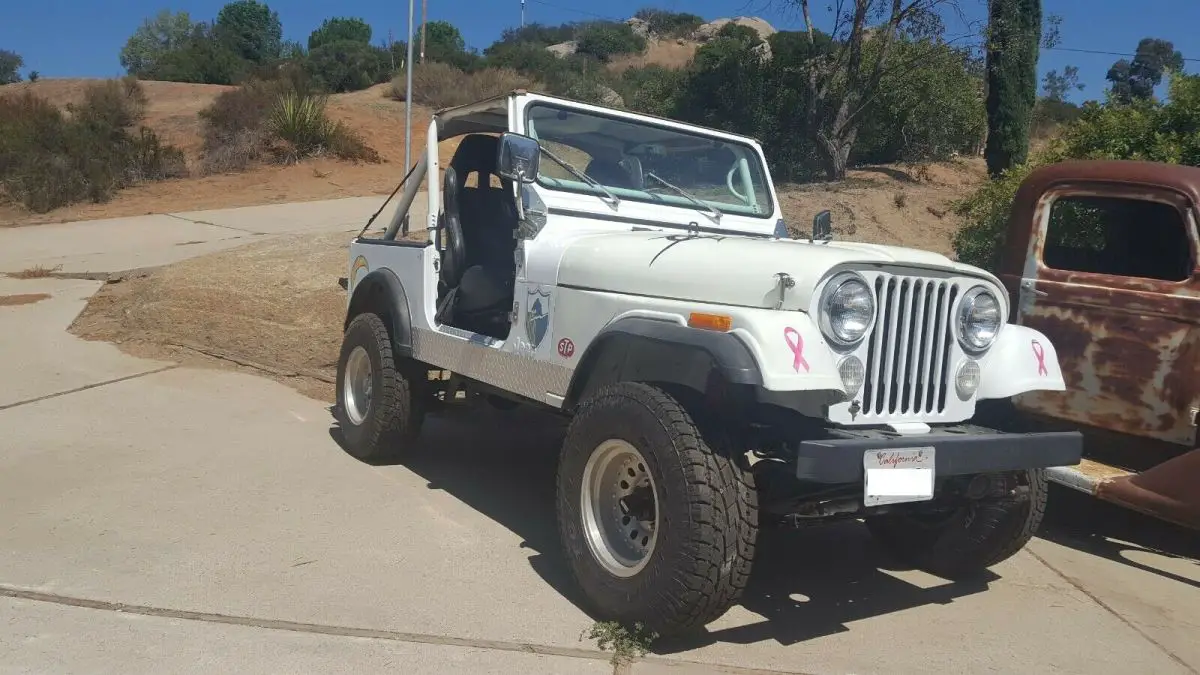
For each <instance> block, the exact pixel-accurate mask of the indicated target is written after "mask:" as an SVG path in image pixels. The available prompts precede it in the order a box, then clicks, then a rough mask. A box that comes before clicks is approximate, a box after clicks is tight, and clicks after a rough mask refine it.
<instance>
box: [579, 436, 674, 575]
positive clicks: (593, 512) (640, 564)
mask: <svg viewBox="0 0 1200 675" xmlns="http://www.w3.org/2000/svg"><path fill="white" fill-rule="evenodd" d="M580 507H581V509H580V510H581V512H582V514H583V532H584V538H585V539H586V540H587V543H588V548H589V549H590V550H591V552H592V556H593V557H595V559H596V561H597V562H599V563H600V565H601V567H603V568H604V569H605V570H607V571H608V572H609V573H610V574H612V575H614V576H617V577H622V578H624V577H631V576H633V575H635V574H637V573H638V572H640V571H641V570H642V569H643V568H644V567H645V566H646V564H647V563H648V562H649V561H650V556H651V555H652V554H653V553H654V547H655V545H656V544H657V543H658V489H657V487H656V486H655V483H654V476H653V475H652V474H651V473H650V467H649V465H648V464H647V463H646V460H645V458H644V457H642V454H641V453H640V452H638V450H637V448H635V447H633V446H632V445H631V444H629V443H628V442H626V441H622V440H618V439H611V440H607V441H605V442H603V443H601V444H600V445H599V446H597V447H596V449H595V450H593V451H592V455H591V457H589V458H588V462H587V465H586V466H585V467H584V468H583V489H582V490H581V491H580Z"/></svg>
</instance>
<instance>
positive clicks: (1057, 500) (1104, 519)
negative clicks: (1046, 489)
mask: <svg viewBox="0 0 1200 675" xmlns="http://www.w3.org/2000/svg"><path fill="white" fill-rule="evenodd" d="M1038 537H1039V538H1041V539H1045V540H1047V541H1051V542H1054V543H1055V544H1058V545H1060V546H1066V547H1068V548H1073V549H1075V550H1077V551H1080V552H1083V553H1087V554H1089V555H1093V556H1097V557H1100V558H1105V559H1108V560H1112V561H1114V562H1119V563H1121V564H1123V565H1128V566H1129V567H1133V568H1135V569H1139V570H1142V571H1144V572H1148V573H1150V574H1155V575H1158V576H1161V577H1163V578H1166V579H1170V580H1172V581H1176V582H1178V583H1181V584H1186V585H1188V586H1192V587H1193V588H1200V534H1198V533H1196V532H1195V531H1193V530H1189V529H1187V528H1185V527H1181V526H1178V525H1174V524H1172V523H1168V522H1165V521H1162V520H1159V519H1157V518H1152V517H1150V516H1146V515H1142V514H1140V513H1137V512H1136V511H1132V510H1129V509H1125V508H1122V507H1120V506H1117V505H1115V504H1110V503H1108V502H1104V501H1101V500H1099V499H1095V498H1093V497H1091V496H1089V495H1085V494H1083V493H1080V492H1076V491H1074V490H1070V489H1067V488H1064V487H1061V486H1058V485H1054V486H1051V492H1050V500H1049V503H1048V505H1047V507H1046V519H1045V521H1043V523H1042V528H1041V530H1040V531H1039V532H1038ZM1139 551H1140V552H1149V553H1153V554H1155V555H1159V556H1163V557H1165V558H1173V559H1176V560H1184V561H1188V562H1190V563H1191V564H1192V565H1194V566H1196V573H1195V575H1193V577H1192V578H1188V577H1184V576H1180V575H1179V574H1175V573H1173V572H1170V571H1167V570H1161V569H1157V568H1154V567H1151V566H1149V565H1146V564H1144V563H1141V562H1138V561H1135V560H1132V559H1130V558H1129V557H1128V556H1126V555H1125V554H1126V553H1128V552H1139Z"/></svg>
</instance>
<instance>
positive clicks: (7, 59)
mask: <svg viewBox="0 0 1200 675" xmlns="http://www.w3.org/2000/svg"><path fill="white" fill-rule="evenodd" d="M23 65H25V59H23V58H21V55H20V54H18V53H16V52H10V51H8V50H7V49H0V84H12V83H14V82H20V81H21V73H20V70H21V66H23Z"/></svg>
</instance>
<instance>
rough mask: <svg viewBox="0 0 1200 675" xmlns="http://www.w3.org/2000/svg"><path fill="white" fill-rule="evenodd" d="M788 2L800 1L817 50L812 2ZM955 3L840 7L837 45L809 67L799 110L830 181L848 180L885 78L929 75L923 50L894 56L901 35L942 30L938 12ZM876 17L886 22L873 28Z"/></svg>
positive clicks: (936, 0)
mask: <svg viewBox="0 0 1200 675" xmlns="http://www.w3.org/2000/svg"><path fill="white" fill-rule="evenodd" d="M789 1H790V2H793V3H799V5H800V9H801V12H802V14H803V17H804V24H805V29H806V31H807V32H808V36H809V41H810V43H811V44H812V45H813V46H815V45H816V42H815V40H816V33H815V29H814V27H813V23H812V15H811V12H810V11H809V4H810V0H789ZM955 5H956V1H955V0H839V2H837V3H836V4H835V7H836V8H837V12H836V16H835V18H834V27H833V30H832V31H831V33H830V35H831V36H832V37H833V43H832V45H831V49H830V51H829V53H828V54H826V55H824V56H822V57H819V58H814V59H811V60H810V61H809V62H808V63H807V64H806V67H805V68H804V71H805V72H804V73H803V75H802V77H803V78H804V80H805V85H804V86H805V87H806V88H807V94H806V96H805V108H804V109H803V110H801V111H800V112H799V114H801V115H804V116H805V118H806V126H807V127H808V128H809V129H812V130H813V133H814V135H815V140H816V142H817V146H818V149H819V150H820V152H821V156H822V163H823V164H824V167H825V172H826V173H827V174H828V176H829V178H831V179H834V180H840V179H842V178H845V177H846V169H847V168H848V167H849V161H850V152H851V150H852V149H853V148H854V143H855V141H856V140H857V138H858V132H859V129H860V127H861V125H862V121H863V119H864V116H865V115H866V114H867V113H869V112H870V110H871V108H872V106H873V105H874V104H875V102H876V99H877V97H878V94H879V87H880V82H881V81H882V80H883V78H884V76H885V75H887V74H888V73H890V72H899V73H905V72H907V73H908V77H911V78H913V79H914V80H915V79H918V78H920V77H923V76H924V72H923V70H922V64H923V58H924V56H923V54H922V53H921V50H914V51H913V52H912V53H909V54H907V55H906V56H905V58H891V57H892V56H893V54H892V51H893V45H894V43H895V42H896V41H897V39H898V38H899V37H902V35H901V32H902V31H904V34H905V35H906V36H909V37H916V36H922V35H925V34H927V33H928V32H929V31H930V30H935V31H937V30H940V28H939V26H940V21H936V20H935V19H936V16H937V10H938V9H939V8H940V7H942V6H955ZM876 18H879V19H882V20H883V21H882V23H879V24H877V25H874V26H869V25H868V21H869V20H874V19H876ZM926 36H927V35H926Z"/></svg>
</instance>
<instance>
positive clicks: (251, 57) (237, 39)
mask: <svg viewBox="0 0 1200 675" xmlns="http://www.w3.org/2000/svg"><path fill="white" fill-rule="evenodd" d="M213 34H214V35H215V36H216V38H217V39H218V40H220V41H221V42H223V43H224V44H225V45H227V46H228V47H229V48H230V49H231V50H232V51H233V53H234V54H237V55H238V56H240V57H241V58H243V59H245V60H247V61H251V62H254V63H265V62H267V61H271V60H274V59H278V58H279V52H280V49H281V47H282V44H283V24H281V23H280V22H279V14H278V13H277V12H274V11H272V10H271V8H270V7H269V6H267V5H266V4H265V3H260V2H257V1H256V0H235V2H231V3H229V4H227V5H225V6H224V7H222V8H221V11H220V12H218V13H217V22H216V24H215V25H214V27H213Z"/></svg>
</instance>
